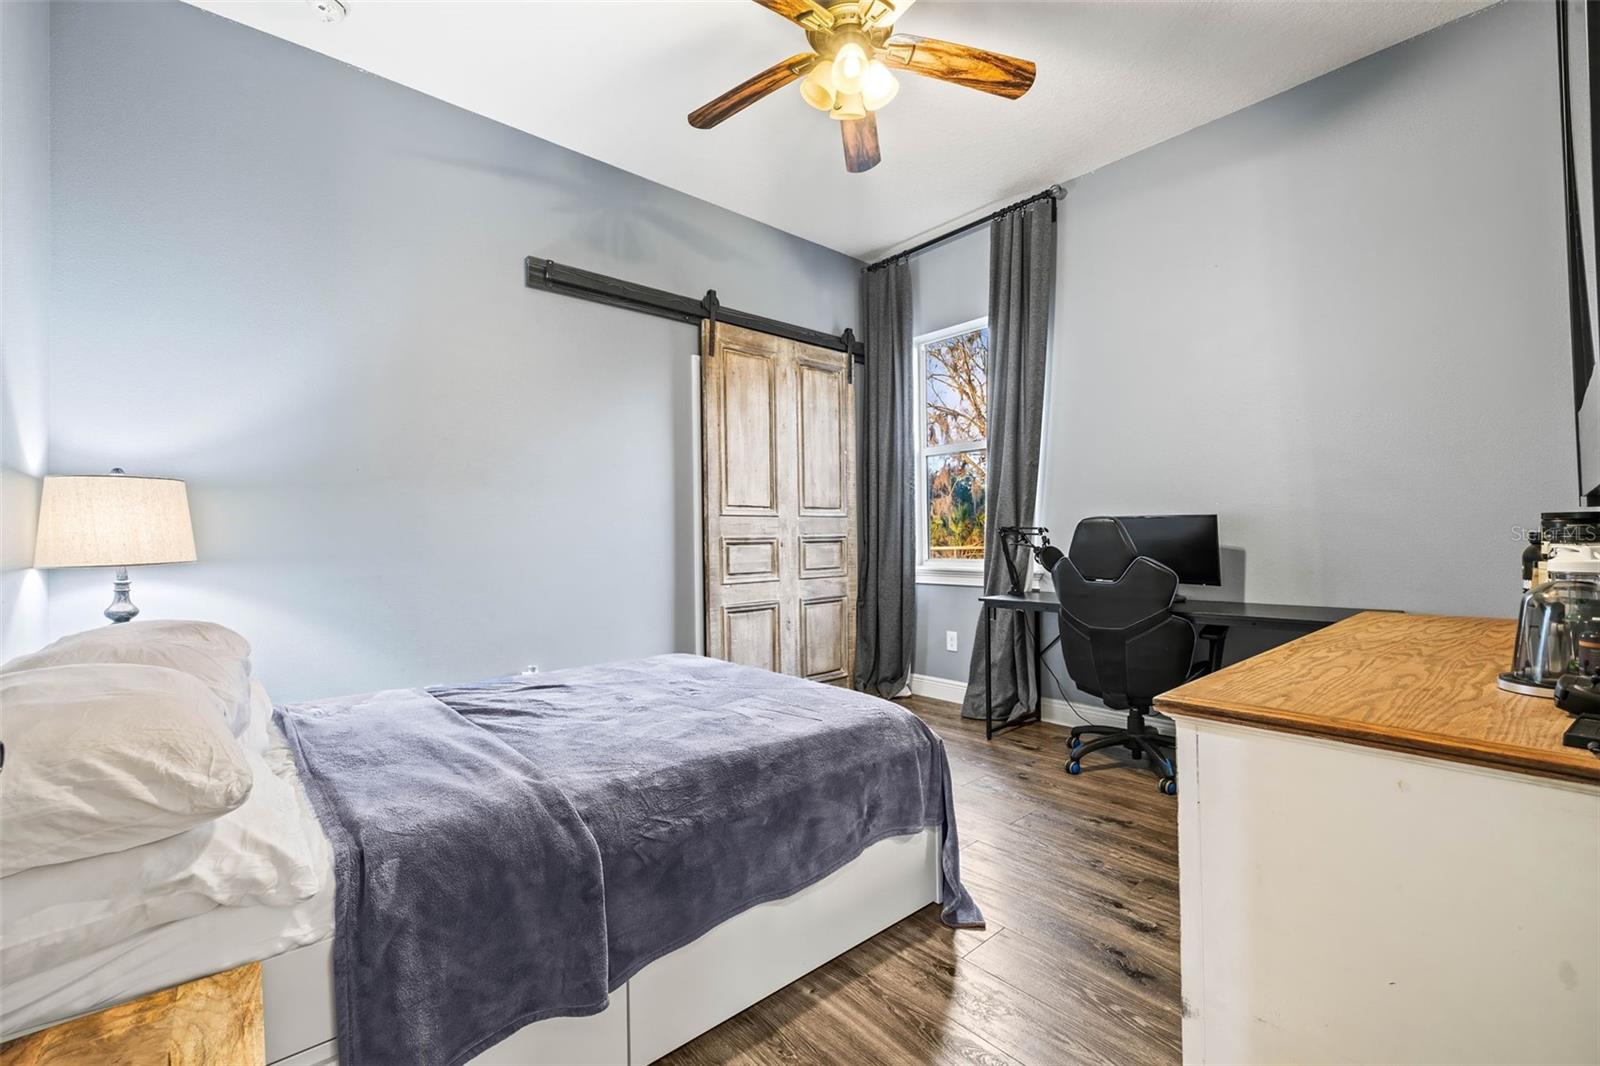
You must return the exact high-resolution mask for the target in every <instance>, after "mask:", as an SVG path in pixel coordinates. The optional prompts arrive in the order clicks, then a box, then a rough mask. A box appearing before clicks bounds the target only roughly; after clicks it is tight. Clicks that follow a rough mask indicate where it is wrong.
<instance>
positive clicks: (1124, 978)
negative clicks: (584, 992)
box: [662, 698, 1179, 1066]
mask: <svg viewBox="0 0 1600 1066" xmlns="http://www.w3.org/2000/svg"><path fill="white" fill-rule="evenodd" d="M904 703H905V705H906V706H909V707H910V708H911V709H912V710H913V711H915V712H916V713H917V714H918V715H919V716H920V717H921V718H922V719H923V720H924V721H925V722H927V723H928V724H929V725H930V726H931V727H932V728H933V729H934V730H935V731H936V732H937V733H938V734H939V735H940V736H942V737H944V740H945V746H946V749H947V750H948V752H949V754H950V766H951V772H952V776H953V779H954V782H955V795H956V821H957V826H958V829H959V831H960V834H961V871H962V876H963V879H964V880H965V881H966V884H967V888H968V889H969V890H970V891H971V892H972V895H973V897H974V898H975V899H976V900H977V901H978V905H979V906H980V907H981V908H983V912H984V916H985V918H987V919H988V923H989V924H988V928H986V929H974V930H965V929H964V930H952V929H947V928H945V927H944V926H943V925H942V924H941V923H940V922H939V916H938V909H937V908H936V907H933V906H929V907H925V908H923V909H922V910H921V911H919V912H918V913H916V914H914V915H912V916H911V917H909V918H907V919H905V920H904V921H902V922H900V923H898V924H896V925H894V926H892V927H891V928H889V929H886V930H885V931H883V932H882V933H880V934H878V935H877V936H876V937H873V938H872V939H871V940H869V941H867V942H866V943H864V944H861V945H859V946H858V947H856V948H854V949H853V950H851V951H849V952H847V953H845V954H844V955H841V956H840V957H839V958H837V959H834V960H833V961H832V962H830V963H828V964H827V965H825V966H822V967H820V968H818V969H816V970H813V971H812V972H811V973H809V974H807V975H806V976H804V977H802V978H801V979H800V980H798V981H796V982H794V983H793V984H791V985H789V986H787V987H786V988H783V989H781V990H780V991H778V992H777V993H775V994H773V995H771V996H769V997H767V998H766V999H764V1000H762V1001H761V1002H760V1003H757V1004H756V1005H755V1006H754V1007H751V1008H750V1009H749V1010H747V1011H745V1012H744V1013H743V1014H740V1015H738V1016H737V1017H734V1018H731V1019H729V1020H728V1021H726V1022H724V1023H723V1024H722V1025H720V1026H718V1027H717V1028H715V1029H713V1030H712V1031H711V1032H709V1033H706V1034H705V1035H704V1036H701V1037H700V1038H699V1039H697V1040H695V1041H693V1042H691V1043H689V1044H686V1045H685V1046H684V1047H681V1048H679V1049H678V1050H677V1051H675V1052H673V1053H672V1054H671V1055H669V1056H667V1058H665V1059H663V1060H662V1061H663V1062H665V1063H669V1064H671V1066H701V1064H712V1063H715V1064H724V1063H739V1064H749V1066H757V1064H784V1066H799V1064H809V1063H852V1064H857V1063H859V1064H868V1063H986V1064H1015V1063H1026V1064H1030V1066H1067V1064H1071V1063H1107V1064H1111V1063H1115V1064H1119V1066H1120V1064H1130V1063H1175V1062H1177V1061H1179V990H1178V989H1179V985H1178V826H1177V806H1176V801H1175V800H1174V799H1173V798H1172V797H1169V796H1162V795H1159V794H1158V793H1157V792H1156V784H1155V776H1154V775H1153V774H1151V773H1149V772H1148V771H1146V770H1144V769H1143V768H1142V766H1140V767H1139V768H1137V769H1135V768H1132V767H1133V764H1130V763H1128V762H1126V761H1125V760H1121V759H1118V758H1117V757H1115V756H1108V755H1105V754H1101V753H1097V754H1096V755H1094V756H1090V758H1089V759H1088V760H1086V771H1087V772H1085V773H1084V774H1082V775H1080V776H1077V777H1068V776H1067V774H1066V773H1065V771H1064V770H1063V764H1064V763H1065V761H1066V758H1065V750H1066V749H1065V742H1066V734H1067V731H1066V729H1064V728H1062V727H1059V726H1053V725H1048V724H1038V725H1030V726H1025V727H1023V728H1021V729H1018V730H1015V731H1013V732H1011V733H1007V734H1004V735H1002V736H1000V737H997V738H995V740H994V741H992V742H989V741H985V740H984V739H983V723H982V722H971V721H963V720H962V719H961V717H960V715H959V714H958V712H957V708H956V707H955V705H954V704H949V703H943V702H940V701H937V700H928V699H920V698H913V699H910V700H907V701H904ZM1091 767H1092V768H1091Z"/></svg>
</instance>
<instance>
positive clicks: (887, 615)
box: [855, 259, 917, 697]
mask: <svg viewBox="0 0 1600 1066" xmlns="http://www.w3.org/2000/svg"><path fill="white" fill-rule="evenodd" d="M861 309H862V314H863V316H864V322H865V328H866V336H865V342H866V349H867V364H866V367H865V369H864V370H862V371H861V374H860V377H859V379H858V382H857V386H856V387H857V390H858V392H859V395H860V406H859V410H858V412H857V414H858V416H859V418H860V424H861V433H860V448H859V457H858V467H857V468H858V469H859V470H860V473H861V501H860V502H861V544H860V557H859V558H858V559H857V562H856V566H857V570H858V572H859V575H860V589H859V595H858V598H857V600H856V676H855V684H856V687H857V688H859V689H861V690H863V691H865V692H871V693H874V694H876V695H879V696H884V697H890V696H894V695H897V694H898V693H899V692H900V690H901V689H903V688H904V687H905V685H906V682H907V681H908V680H909V679H910V677H911V657H912V652H913V649H914V647H915V645H916V637H917V585H916V578H917V560H916V554H917V534H916V525H915V524H914V523H915V521H916V502H915V501H916V482H915V481H914V480H912V479H913V477H914V476H915V471H914V469H913V467H914V463H915V459H916V455H915V452H914V451H913V450H912V449H913V448H914V447H915V445H916V431H915V428H914V427H913V426H912V421H911V420H912V418H913V412H914V411H915V399H916V397H915V395H914V394H913V387H912V382H913V381H914V378H913V375H912V366H911V269H910V267H909V266H908V264H907V263H906V261H905V260H904V259H896V260H894V261H893V262H890V263H888V264H887V265H885V266H883V267H880V268H878V269H876V270H870V271H868V272H867V273H866V274H864V275H862V278H861Z"/></svg>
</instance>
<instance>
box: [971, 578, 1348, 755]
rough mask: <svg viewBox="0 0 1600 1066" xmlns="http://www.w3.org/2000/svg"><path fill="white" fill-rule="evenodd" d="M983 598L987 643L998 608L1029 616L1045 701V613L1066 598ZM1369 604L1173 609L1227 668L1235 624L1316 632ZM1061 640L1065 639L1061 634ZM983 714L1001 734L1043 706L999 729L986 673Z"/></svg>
mask: <svg viewBox="0 0 1600 1066" xmlns="http://www.w3.org/2000/svg"><path fill="white" fill-rule="evenodd" d="M978 598H979V599H980V600H982V601H983V625H984V640H985V647H993V637H994V612H995V611H997V610H1002V611H1017V612H1019V613H1021V614H1023V615H1024V616H1025V617H1026V619H1027V622H1026V624H1027V625H1028V626H1029V627H1030V629H1031V630H1032V632H1033V634H1034V642H1033V643H1034V647H1036V648H1038V649H1039V651H1038V654H1037V655H1035V656H1034V664H1033V676H1034V692H1036V693H1039V698H1040V704H1041V706H1042V705H1043V699H1044V697H1043V688H1042V682H1043V677H1042V671H1041V670H1040V667H1039V664H1040V661H1041V660H1042V659H1043V658H1044V653H1045V652H1047V651H1049V650H1050V647H1052V646H1054V645H1053V643H1052V644H1051V645H1049V646H1044V647H1040V640H1039V623H1038V620H1039V617H1040V616H1042V615H1047V614H1055V613H1056V612H1057V611H1059V610H1061V601H1060V600H1058V599H1056V594H1055V593H1054V592H1030V593H1027V594H1025V595H1022V596H1011V595H1007V594H1004V593H1002V594H1000V595H998V596H980V597H978ZM1363 610H1365V608H1361V607H1304V606H1295V605H1291V604H1283V603H1240V602H1237V601H1234V600H1198V599H1186V600H1184V601H1183V602H1182V603H1175V604H1173V605H1172V613H1173V614H1175V615H1177V616H1178V617H1180V618H1187V619H1188V620H1189V621H1191V622H1193V623H1194V624H1195V625H1196V626H1198V627H1199V629H1200V636H1201V637H1203V638H1204V639H1205V640H1206V641H1207V642H1208V643H1209V644H1210V656H1209V658H1210V663H1211V669H1213V670H1219V669H1221V668H1222V651H1223V645H1224V643H1225V641H1226V639H1227V634H1228V630H1229V629H1231V628H1233V627H1234V626H1260V627H1263V628H1268V629H1288V630H1293V631H1296V632H1300V633H1310V632H1312V631H1314V630H1318V629H1321V628H1323V627H1324V626H1331V625H1333V623H1335V622H1339V621H1343V620H1344V619H1346V618H1349V617H1350V616H1351V615H1356V614H1360V613H1361V612H1362V611H1363ZM1057 639H1058V640H1059V639H1060V638H1057ZM983 713H984V734H985V736H987V737H991V738H992V737H993V736H994V735H995V734H996V733H997V732H1001V731H1003V730H1006V729H1010V728H1012V727H1013V726H1019V725H1025V724H1026V723H1028V722H1036V721H1038V720H1039V715H1040V710H1039V709H1038V708H1035V709H1034V710H1032V711H1029V712H1028V713H1027V714H1024V715H1022V716H1020V717H1018V718H1015V719H1012V720H1011V721H1009V722H1002V723H1001V724H1000V727H999V728H998V729H996V728H995V723H994V707H993V706H991V705H990V703H989V673H988V671H987V670H985V671H984V677H983Z"/></svg>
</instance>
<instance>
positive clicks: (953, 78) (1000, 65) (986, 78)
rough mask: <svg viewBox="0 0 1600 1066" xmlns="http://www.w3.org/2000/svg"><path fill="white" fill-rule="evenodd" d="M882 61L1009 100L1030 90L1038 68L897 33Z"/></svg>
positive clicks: (996, 54) (885, 46) (995, 54)
mask: <svg viewBox="0 0 1600 1066" xmlns="http://www.w3.org/2000/svg"><path fill="white" fill-rule="evenodd" d="M883 61H884V62H885V63H887V64H888V65H889V66H891V67H902V68H904V69H905V70H909V71H910V72H911V73H913V74H921V75H922V76H923V77H925V78H937V79H939V80H940V81H948V82H954V83H955V84H957V85H965V86H966V87H967V88H969V89H979V90H982V91H983V92H986V93H993V94H994V95H996V96H1004V97H1005V98H1006V99H1008V100H1015V99H1016V98H1017V97H1019V96H1021V95H1022V94H1023V93H1025V92H1027V91H1028V90H1029V89H1031V88H1032V87H1033V79H1034V75H1035V74H1036V73H1037V71H1038V68H1037V67H1035V66H1034V65H1033V63H1032V62H1030V61H1029V60H1026V59H1018V58H1017V57H1016V56H1008V55H1004V54H1002V53H1000V52H987V51H985V50H983V49H982V48H973V47H971V46H970V45H965V44H954V43H952V42H950V41H940V40H936V39H934V38H932V37H918V36H916V35H915V34H912V33H897V34H895V35H894V36H893V37H891V38H889V39H888V40H887V41H885V42H883Z"/></svg>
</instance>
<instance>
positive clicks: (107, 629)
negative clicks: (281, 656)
mask: <svg viewBox="0 0 1600 1066" xmlns="http://www.w3.org/2000/svg"><path fill="white" fill-rule="evenodd" d="M80 663H139V664H142V665H144V666H165V667H167V668H169V669H172V670H181V671H183V672H184V673H186V674H192V675H194V676H195V677H198V678H199V679H200V680H201V681H204V682H205V683H206V684H207V685H209V686H211V689H212V691H214V692H215V693H216V694H217V698H218V699H219V700H221V701H222V706H223V708H224V715H225V717H226V719H227V722H228V728H229V729H231V730H232V731H233V735H234V736H240V735H241V734H242V733H243V732H244V730H245V726H246V725H247V724H248V723H249V719H250V644H249V642H248V641H246V640H245V639H244V638H243V637H241V636H240V635H239V634H237V633H235V632H234V631H233V630H231V629H229V628H227V627H226V626H219V625H217V624H216V623H214V622H186V621H170V620H166V619H162V620H159V621H151V622H123V623H121V624H120V625H108V626H101V627H100V628H98V629H89V630H85V631H84V632H82V633H74V634H72V635H71V636H67V637H62V638H61V639H60V640H58V641H56V642H55V643H54V644H48V645H46V646H45V647H43V648H41V649H39V650H38V651H36V652H33V653H31V654H29V655H19V656H18V657H17V658H15V659H12V660H11V661H10V662H8V663H6V664H5V665H4V666H0V674H9V673H12V672H14V671H17V670H37V669H40V668H41V667H46V666H69V665H76V664H80Z"/></svg>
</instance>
